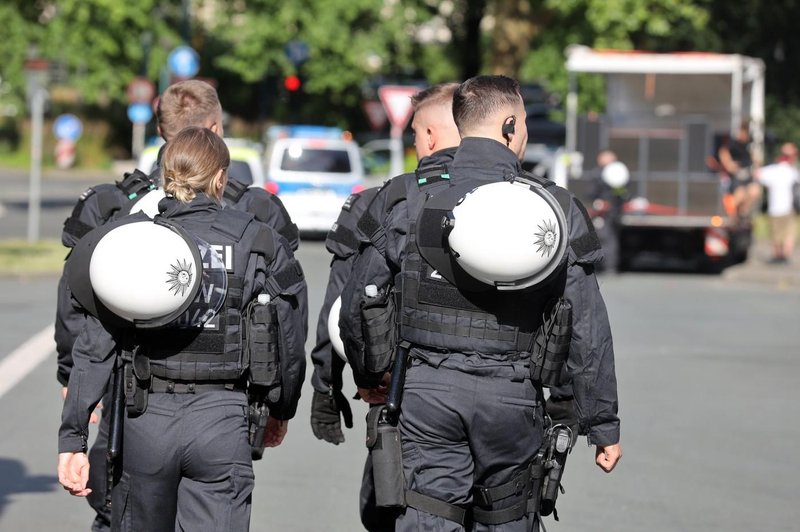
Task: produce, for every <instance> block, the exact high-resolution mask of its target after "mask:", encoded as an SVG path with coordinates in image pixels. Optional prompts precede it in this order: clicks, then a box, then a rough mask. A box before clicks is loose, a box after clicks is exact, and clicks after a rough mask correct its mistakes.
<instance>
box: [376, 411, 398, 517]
mask: <svg viewBox="0 0 800 532" xmlns="http://www.w3.org/2000/svg"><path fill="white" fill-rule="evenodd" d="M367 449H369V453H370V457H371V458H372V480H373V482H374V484H375V505H376V506H378V507H379V508H387V507H395V508H396V507H404V506H405V504H406V501H405V480H404V479H403V449H402V446H401V442H400V429H399V428H398V427H397V424H396V423H392V422H390V418H389V416H388V413H387V409H386V407H385V406H384V407H378V406H375V407H372V408H370V410H369V412H368V413H367Z"/></svg>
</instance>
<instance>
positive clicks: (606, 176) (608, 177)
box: [601, 161, 631, 188]
mask: <svg viewBox="0 0 800 532" xmlns="http://www.w3.org/2000/svg"><path fill="white" fill-rule="evenodd" d="M601 177H602V179H603V182H604V183H605V184H606V185H608V186H610V187H611V188H620V187H624V186H625V185H627V184H628V181H630V179H631V174H630V172H628V167H627V166H625V164H624V163H621V162H619V161H614V162H612V163H608V164H607V165H605V166H604V167H603V170H602V172H601Z"/></svg>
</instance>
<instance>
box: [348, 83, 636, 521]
mask: <svg viewBox="0 0 800 532" xmlns="http://www.w3.org/2000/svg"><path fill="white" fill-rule="evenodd" d="M453 115H454V118H455V122H456V124H457V126H458V129H459V132H460V134H461V137H462V141H461V144H460V146H459V148H458V151H457V152H456V154H455V157H454V160H453V162H452V164H451V165H448V175H447V176H446V178H444V179H441V180H440V181H439V183H438V184H428V183H427V182H426V181H423V180H419V181H418V182H417V183H409V185H410V186H407V187H406V190H405V192H406V194H405V198H406V199H404V200H399V201H397V202H396V203H394V204H393V205H391V206H390V207H389V209H387V210H388V213H387V214H386V216H385V217H384V220H385V222H384V224H383V225H382V227H381V230H380V231H378V232H379V233H382V234H383V235H384V237H385V238H383V239H382V243H378V244H373V245H369V246H364V247H362V249H361V250H360V251H359V254H358V256H357V258H356V261H355V264H354V268H353V270H354V271H353V275H351V277H350V278H349V280H348V282H347V284H346V285H345V288H344V289H343V293H342V311H341V313H342V314H341V318H340V326H341V327H342V336H343V340H344V343H345V352H346V354H347V357H348V360H349V361H350V363H351V365H352V366H353V368H354V378H355V381H356V384H357V385H358V386H359V387H361V388H372V389H379V387H380V386H381V384H382V383H383V382H385V380H386V372H387V371H388V370H389V368H390V364H391V362H392V361H391V359H390V358H389V357H386V356H384V357H379V356H378V355H376V351H373V350H372V346H371V345H370V342H371V341H372V340H373V338H372V332H371V330H370V327H369V324H370V323H369V321H367V318H366V317H365V316H367V315H366V314H365V313H364V312H363V311H362V309H363V308H366V307H369V308H370V311H371V312H372V309H374V307H375V305H376V304H381V302H385V303H384V304H385V306H386V308H387V309H389V308H390V307H391V303H392V302H394V305H395V307H396V308H395V310H394V311H393V312H394V314H395V316H394V319H393V320H392V321H393V322H394V323H396V324H398V325H397V326H398V330H397V338H398V342H401V346H403V347H405V348H406V349H407V350H408V352H409V353H410V360H409V362H408V365H409V367H408V369H407V371H406V372H405V385H404V386H403V402H402V409H401V411H400V416H399V431H400V436H401V440H402V466H403V476H404V479H405V480H404V481H405V486H404V488H405V510H404V511H402V512H400V513H399V515H398V518H397V521H396V530H404V531H406V530H407V531H411V530H419V529H423V528H424V529H426V530H481V531H483V530H495V531H500V530H502V531H515V530H520V531H521V530H526V531H527V530H538V528H539V521H540V517H539V513H538V512H539V491H540V490H541V481H542V478H541V477H542V472H541V469H542V467H543V464H542V463H541V458H540V457H539V456H538V453H539V451H540V447H542V445H543V443H544V438H545V434H544V430H545V420H544V413H543V411H542V406H543V405H542V402H543V397H544V396H543V390H542V383H541V382H539V381H538V380H536V378H534V376H533V371H532V368H531V366H532V365H533V362H531V350H532V348H531V346H532V345H533V340H530V339H531V338H535V337H536V335H537V334H539V332H540V331H541V325H542V324H543V322H544V320H545V316H544V314H545V312H544V309H545V308H547V305H548V301H552V298H558V299H559V300H563V301H567V302H568V303H569V304H570V305H571V307H572V309H573V313H572V320H571V325H572V328H571V330H572V334H571V341H570V342H569V344H568V359H567V361H566V364H565V367H566V369H567V373H568V375H569V377H570V378H571V381H572V386H573V393H574V398H575V412H576V415H577V418H578V425H579V428H580V432H581V433H582V434H585V435H586V436H587V438H588V440H589V443H590V444H592V445H595V446H596V447H597V450H596V462H597V464H598V465H599V466H600V467H601V468H602V469H603V470H605V471H607V472H608V471H611V470H612V469H613V468H614V467H615V465H616V463H617V461H618V460H619V458H620V456H621V448H620V446H619V443H618V442H619V419H618V418H617V394H616V378H615V372H614V356H613V347H612V341H611V333H610V327H609V323H608V317H607V314H606V309H605V305H604V303H603V299H602V297H601V295H600V292H599V288H598V285H597V281H596V278H595V276H594V267H595V264H596V263H597V262H598V261H599V260H600V259H601V258H602V251H601V250H600V246H599V242H598V240H597V236H596V234H595V232H594V229H593V227H592V226H591V222H590V221H589V218H588V215H587V214H586V211H585V209H584V208H583V206H582V205H581V204H580V202H578V201H577V200H576V199H575V198H574V196H572V195H571V194H570V193H568V192H566V191H565V190H563V189H560V188H558V187H555V186H553V185H552V184H551V183H546V182H545V181H544V180H542V181H541V182H538V181H537V182H536V183H537V185H532V189H534V188H537V186H538V187H542V188H546V189H548V190H551V191H552V192H550V193H549V194H552V196H553V197H555V198H558V205H559V206H560V207H561V209H562V210H563V217H564V220H565V222H564V224H565V227H564V238H565V239H568V240H567V244H566V246H567V247H566V251H565V252H564V259H563V262H561V263H559V265H558V269H555V270H553V273H552V275H553V276H554V277H548V278H547V280H546V281H542V283H543V284H542V285H541V286H539V285H536V286H534V287H532V288H530V287H529V288H526V289H522V290H519V291H514V290H511V291H508V290H494V289H493V288H491V289H490V288H483V289H482V291H480V292H472V290H473V289H474V287H473V286H472V285H474V281H471V282H470V281H469V280H467V279H465V278H464V277H463V276H461V275H455V276H453V275H448V272H446V271H445V270H444V269H442V268H440V267H439V266H435V265H434V264H437V263H438V262H439V261H437V260H436V257H437V254H436V249H437V248H436V247H437V246H439V248H438V249H439V250H440V251H441V250H442V249H444V247H445V246H446V245H447V244H446V242H442V239H441V238H439V237H436V238H433V237H432V235H434V236H436V235H439V236H440V235H441V233H437V232H436V231H437V230H438V231H441V228H438V227H435V226H438V225H439V223H441V225H442V227H446V226H448V222H447V221H448V220H449V218H448V215H447V214H437V212H436V209H440V211H439V212H441V209H443V208H442V207H441V206H440V204H439V203H437V201H438V200H439V198H443V199H448V192H450V193H452V192H453V191H456V192H458V191H459V190H460V188H454V187H464V189H465V190H470V189H472V190H480V188H482V187H483V186H484V185H487V186H488V184H491V183H494V184H496V183H503V182H505V181H509V180H511V179H513V178H514V176H521V175H522V173H523V172H522V168H521V165H520V159H521V156H522V155H523V153H524V150H525V146H526V143H527V132H526V129H525V126H524V124H525V110H524V105H523V102H522V98H521V96H520V93H519V85H518V83H517V82H516V81H514V80H511V79H509V78H506V77H504V76H478V77H476V78H472V79H470V80H467V81H466V82H464V83H462V84H461V86H460V87H459V89H458V90H457V91H456V93H455V95H454V98H453ZM473 183H474V185H473ZM413 185H416V187H415V186H413ZM473 186H474V187H477V188H472V187H473ZM525 192H526V191H525V189H521V191H520V193H525ZM430 202H432V203H431V206H430V207H428V204H429V203H430ZM495 207H497V206H495ZM502 207H503V206H502V205H500V206H499V208H500V209H502ZM451 213H452V211H451ZM429 215H430V216H429ZM485 216H487V217H490V216H492V211H487V212H486V214H485ZM458 226H459V221H458V219H457V218H456V221H455V227H456V228H458ZM531 231H532V233H533V232H534V231H535V228H531ZM498 236H499V235H498ZM531 236H532V238H531V242H527V243H526V244H525V245H527V246H531V245H535V243H534V238H533V237H534V236H536V235H531ZM544 236H548V235H544ZM425 250H427V251H425ZM432 250H433V253H432V252H431V251H432ZM451 253H452V252H451ZM453 258H455V254H453V255H450V258H448V259H446V261H450V264H452V261H451V260H450V259H453ZM449 273H450V274H452V272H449ZM462 283H465V284H464V285H463V287H462V286H461V285H462ZM369 285H375V287H377V293H378V296H377V298H375V299H372V296H371V295H370V294H369V292H372V293H374V292H376V291H375V290H372V291H370V290H366V287H367V286H369ZM488 286H491V285H488ZM493 290H494V291H493ZM537 309H538V310H537ZM391 312H392V311H391V310H387V313H389V314H391ZM372 315H374V312H373V314H372ZM378 353H379V354H382V352H378ZM396 353H397V354H396V355H395V356H396V357H400V356H402V353H403V350H401V349H398V350H397V352H396ZM537 367H538V363H537ZM394 377H395V376H394V375H393V379H394ZM514 486H517V487H519V486H523V489H522V490H520V489H516V488H513V487H514Z"/></svg>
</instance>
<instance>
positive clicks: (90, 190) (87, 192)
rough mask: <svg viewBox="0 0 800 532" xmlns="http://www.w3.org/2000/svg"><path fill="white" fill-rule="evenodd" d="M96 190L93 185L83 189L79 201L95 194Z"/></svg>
mask: <svg viewBox="0 0 800 532" xmlns="http://www.w3.org/2000/svg"><path fill="white" fill-rule="evenodd" d="M95 192H96V191H95V189H94V188H93V187H89V188H87V189H86V190H84V191H83V193H82V194H81V195H80V197H78V201H86V198H88V197H89V196H91V195H92V194H94V193H95Z"/></svg>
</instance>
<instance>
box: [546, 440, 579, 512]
mask: <svg viewBox="0 0 800 532" xmlns="http://www.w3.org/2000/svg"><path fill="white" fill-rule="evenodd" d="M545 445H546V448H545V456H544V462H543V465H544V469H545V475H544V480H543V482H542V498H541V501H540V506H539V513H540V514H541V515H544V516H547V515H550V514H551V513H552V514H553V516H554V518H555V520H556V521H558V512H557V511H556V499H557V498H558V492H559V491H561V493H563V492H564V487H563V486H562V485H561V477H562V476H563V475H564V467H565V466H566V464H567V455H568V454H569V453H570V451H571V450H572V430H571V429H570V428H569V427H567V426H566V425H554V426H553V427H552V428H550V430H548V431H547V433H546V435H545Z"/></svg>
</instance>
